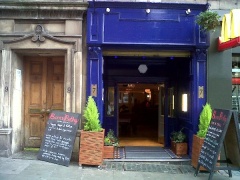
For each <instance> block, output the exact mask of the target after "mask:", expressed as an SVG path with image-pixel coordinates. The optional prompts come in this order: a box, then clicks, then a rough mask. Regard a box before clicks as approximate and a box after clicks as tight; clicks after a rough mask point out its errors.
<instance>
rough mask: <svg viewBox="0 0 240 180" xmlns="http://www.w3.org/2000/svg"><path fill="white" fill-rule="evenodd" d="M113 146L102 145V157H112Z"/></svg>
mask: <svg viewBox="0 0 240 180" xmlns="http://www.w3.org/2000/svg"><path fill="white" fill-rule="evenodd" d="M114 149H115V147H114V146H104V147H103V159H113V158H114Z"/></svg>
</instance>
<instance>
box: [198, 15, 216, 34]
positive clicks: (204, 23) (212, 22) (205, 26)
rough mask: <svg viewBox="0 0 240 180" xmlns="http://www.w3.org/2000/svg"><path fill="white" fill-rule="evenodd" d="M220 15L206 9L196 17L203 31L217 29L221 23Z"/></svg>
mask: <svg viewBox="0 0 240 180" xmlns="http://www.w3.org/2000/svg"><path fill="white" fill-rule="evenodd" d="M219 19H220V16H219V15H218V13H217V12H212V11H209V10H207V11H204V12H201V13H200V14H199V15H198V16H197V18H196V23H197V24H198V25H200V28H201V30H203V31H211V30H215V28H216V27H217V26H219V25H220V21H219Z"/></svg>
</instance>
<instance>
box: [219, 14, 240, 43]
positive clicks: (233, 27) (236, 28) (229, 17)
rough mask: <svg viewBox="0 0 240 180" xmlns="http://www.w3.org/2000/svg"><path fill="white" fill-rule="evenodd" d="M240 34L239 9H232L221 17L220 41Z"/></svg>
mask: <svg viewBox="0 0 240 180" xmlns="http://www.w3.org/2000/svg"><path fill="white" fill-rule="evenodd" d="M239 36H240V9H232V10H231V11H230V13H228V14H225V15H224V16H223V19H222V31H221V37H220V40H221V43H223V42H226V41H229V40H231V39H233V38H236V37H239Z"/></svg>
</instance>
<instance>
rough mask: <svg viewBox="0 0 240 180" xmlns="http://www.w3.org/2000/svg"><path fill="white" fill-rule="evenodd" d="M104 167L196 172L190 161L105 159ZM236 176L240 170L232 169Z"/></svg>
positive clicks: (162, 171) (181, 172) (175, 172)
mask: <svg viewBox="0 0 240 180" xmlns="http://www.w3.org/2000/svg"><path fill="white" fill-rule="evenodd" d="M102 168H103V169H105V170H119V171H139V172H158V173H170V174H194V173H195V168H193V167H192V166H191V165H190V162H114V161H104V163H103V165H102ZM218 173H220V174H223V175H228V174H227V171H223V170H221V171H218ZM232 174H233V175H234V176H239V177H240V171H232Z"/></svg>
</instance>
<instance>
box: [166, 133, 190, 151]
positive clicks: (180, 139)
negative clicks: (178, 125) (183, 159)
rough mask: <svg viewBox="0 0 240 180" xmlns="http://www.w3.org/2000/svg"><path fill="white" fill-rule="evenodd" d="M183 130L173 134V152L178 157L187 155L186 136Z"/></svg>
mask: <svg viewBox="0 0 240 180" xmlns="http://www.w3.org/2000/svg"><path fill="white" fill-rule="evenodd" d="M182 130H183V128H182V129H181V130H180V131H173V132H172V133H171V137H170V138H171V150H172V151H173V152H174V153H175V154H176V155H185V154H187V148H188V146H187V143H186V142H185V141H186V135H185V134H184V133H183V132H182Z"/></svg>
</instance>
